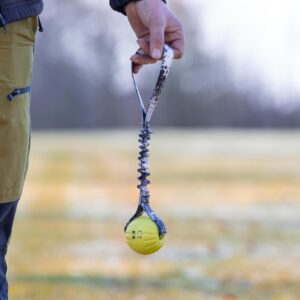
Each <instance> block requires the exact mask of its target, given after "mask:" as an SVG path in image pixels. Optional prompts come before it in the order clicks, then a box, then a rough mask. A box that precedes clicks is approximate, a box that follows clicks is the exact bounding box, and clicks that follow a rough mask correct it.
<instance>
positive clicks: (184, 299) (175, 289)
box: [8, 130, 300, 300]
mask: <svg viewBox="0 0 300 300" xmlns="http://www.w3.org/2000/svg"><path fill="white" fill-rule="evenodd" d="M299 137H300V132H297V131H293V132H289V131H269V132H268V131H261V132H258V131H234V132H231V131H224V132H221V131H164V130H156V133H155V134H154V135H153V139H152V144H151V170H152V176H151V179H152V184H151V186H150V187H151V193H152V197H151V201H152V206H153V208H154V209H155V210H156V211H157V212H158V213H159V215H160V216H161V217H162V218H163V219H164V220H165V222H166V224H167V227H168V235H167V243H166V245H165V247H164V248H163V249H162V250H161V251H160V252H158V253H157V254H155V255H152V256H148V257H144V256H140V255H137V254H135V253H133V252H132V251H130V250H129V248H128V247H127V245H126V243H125V241H124V234H123V226H124V224H125V223H126V221H127V220H128V218H129V217H130V216H131V215H132V214H133V212H134V210H135V207H136V202H137V199H138V191H137V189H136V184H137V182H136V176H137V173H136V169H137V161H136V156H137V132H135V131H123V132H120V131H102V132H98V131H92V132H73V133H70V132H61V133H53V132H44V133H34V134H33V143H32V152H31V163H30V169H29V174H28V178H27V182H26V188H25V190H24V195H23V199H22V201H21V203H20V206H19V210H18V214H17V219H16V223H15V227H14V234H13V238H12V241H11V244H10V253H9V257H8V260H9V266H10V269H9V278H10V283H11V293H10V296H11V298H10V299H12V300H54V299H55V300H57V299H63V300H79V299H84V300H86V299H88V300H94V299H104V300H110V299H111V300H156V299H159V300H161V299H172V300H193V299H197V300H202V299H203V300H216V299H218V300H219V299H220V300H237V299H239V300H240V299H245V300H269V299H270V300H271V299H272V300H299V299H300V138H299Z"/></svg>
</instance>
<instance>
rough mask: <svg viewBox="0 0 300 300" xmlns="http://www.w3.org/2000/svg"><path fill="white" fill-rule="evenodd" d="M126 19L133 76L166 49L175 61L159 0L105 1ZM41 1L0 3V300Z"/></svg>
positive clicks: (177, 44) (24, 155)
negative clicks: (133, 40) (134, 46)
mask: <svg viewBox="0 0 300 300" xmlns="http://www.w3.org/2000/svg"><path fill="white" fill-rule="evenodd" d="M110 5H111V7H112V8H113V9H114V10H116V11H119V12H121V13H123V14H124V15H127V17H128V20H129V23H130V25H131V27H132V29H133V30H134V32H135V33H136V36H137V42H138V45H139V47H140V48H142V49H143V52H144V54H143V55H137V54H134V55H133V56H132V57H131V60H132V61H133V62H134V63H135V68H134V72H138V71H139V70H140V69H141V67H142V66H143V65H145V64H150V63H155V62H156V61H157V60H159V59H160V57H161V55H162V49H163V45H164V43H168V44H169V45H170V46H171V47H172V48H173V49H174V53H175V58H180V57H181V56H182V55H183V51H184V33H183V28H182V25H181V23H180V21H179V20H178V18H177V17H176V16H175V15H174V14H173V13H172V11H171V10H170V9H169V8H168V7H167V5H166V4H165V3H164V1H163V0H110ZM42 10H43V0H0V300H7V299H8V283H7V278H6V272H7V265H6V261H5V257H6V254H7V248H8V242H9V239H10V236H11V232H12V226H13V222H14V217H15V213H16V209H17V205H18V202H19V200H20V197H21V194H22V189H23V185H24V181H25V177H26V173H27V167H28V158H29V150H30V131H31V130H30V128H31V125H30V113H29V107H30V92H31V72H32V64H33V50H34V45H35V39H36V34H37V32H38V30H39V31H43V28H42V25H41V22H40V19H39V15H40V14H41V13H42Z"/></svg>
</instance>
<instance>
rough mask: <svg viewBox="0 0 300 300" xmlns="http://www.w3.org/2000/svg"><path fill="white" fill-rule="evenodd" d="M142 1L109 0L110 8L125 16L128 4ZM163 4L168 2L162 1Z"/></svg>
mask: <svg viewBox="0 0 300 300" xmlns="http://www.w3.org/2000/svg"><path fill="white" fill-rule="evenodd" d="M138 1H141V0H109V3H110V6H111V8H112V9H113V10H116V11H118V12H120V13H122V14H123V15H126V12H125V9H124V8H125V6H126V4H128V3H130V2H138ZM162 1H163V2H165V3H166V0H162Z"/></svg>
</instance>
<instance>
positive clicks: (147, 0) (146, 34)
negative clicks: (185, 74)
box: [125, 0, 185, 73]
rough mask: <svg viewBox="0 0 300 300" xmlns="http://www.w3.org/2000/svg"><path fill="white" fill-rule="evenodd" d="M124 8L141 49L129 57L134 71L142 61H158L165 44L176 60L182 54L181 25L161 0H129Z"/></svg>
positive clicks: (140, 66) (150, 62) (140, 65)
mask: <svg viewBox="0 0 300 300" xmlns="http://www.w3.org/2000/svg"><path fill="white" fill-rule="evenodd" d="M125 11H126V15H127V17H128V20H129V23H130V25H131V27H132V29H133V31H134V32H135V34H136V36H137V38H138V40H137V43H138V45H139V46H140V48H141V49H142V50H143V52H144V54H143V55H141V54H134V55H133V56H132V57H131V60H132V61H133V62H134V64H135V65H134V70H133V71H134V73H138V72H139V70H140V69H141V68H142V66H143V65H145V64H152V63H155V62H157V61H158V60H159V59H160V58H161V56H162V51H163V46H164V44H165V43H166V44H168V45H169V46H170V47H172V48H173V50H174V58H175V59H179V58H181V57H182V55H183V52H184V45H185V41H184V32H183V26H182V24H181V22H180V21H179V19H178V18H177V17H176V16H175V14H174V13H173V12H172V11H171V10H170V9H169V8H168V7H167V6H166V5H165V3H164V2H163V1H162V0H142V1H138V2H130V3H129V4H128V5H127V6H126V8H125Z"/></svg>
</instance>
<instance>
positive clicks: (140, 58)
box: [130, 39, 157, 74]
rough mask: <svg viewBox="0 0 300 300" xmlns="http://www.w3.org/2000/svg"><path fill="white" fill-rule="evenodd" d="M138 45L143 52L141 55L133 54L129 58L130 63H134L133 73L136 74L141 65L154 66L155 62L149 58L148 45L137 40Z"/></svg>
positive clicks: (142, 40) (141, 40)
mask: <svg viewBox="0 0 300 300" xmlns="http://www.w3.org/2000/svg"><path fill="white" fill-rule="evenodd" d="M137 43H138V45H139V46H140V48H141V49H142V50H143V51H142V52H143V54H141V53H135V54H134V55H132V56H131V58H130V59H131V61H132V62H134V67H133V72H134V73H135V74H137V73H138V72H139V71H140V70H141V68H142V66H143V65H148V64H154V63H156V62H157V60H156V59H153V58H152V57H151V56H150V44H149V42H147V41H146V40H145V39H138V40H137Z"/></svg>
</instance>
